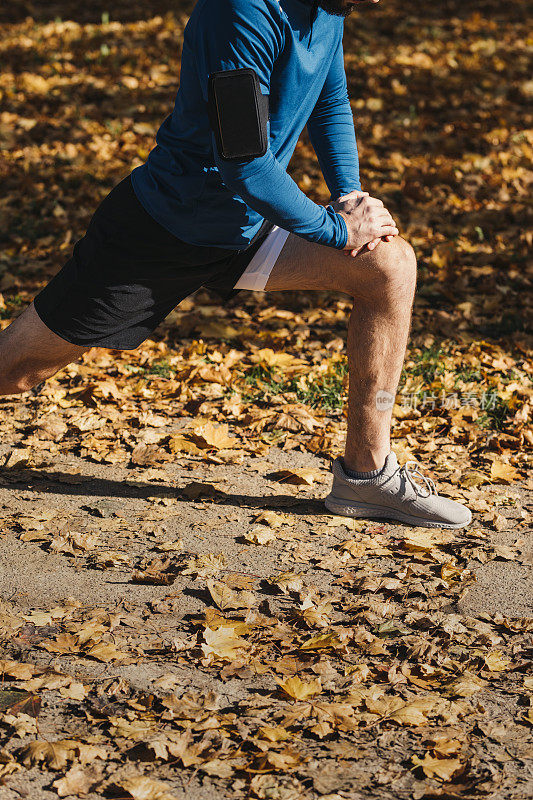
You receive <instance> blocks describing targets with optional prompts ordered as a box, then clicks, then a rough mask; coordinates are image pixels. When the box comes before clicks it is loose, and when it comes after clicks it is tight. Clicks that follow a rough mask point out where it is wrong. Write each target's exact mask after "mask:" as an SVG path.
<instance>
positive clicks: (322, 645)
mask: <svg viewBox="0 0 533 800" xmlns="http://www.w3.org/2000/svg"><path fill="white" fill-rule="evenodd" d="M337 647H342V642H341V640H340V639H339V637H338V636H337V634H335V633H321V634H319V635H318V636H313V637H312V638H311V639H308V640H307V641H306V642H304V643H303V644H302V645H300V649H301V650H330V649H336V648H337Z"/></svg>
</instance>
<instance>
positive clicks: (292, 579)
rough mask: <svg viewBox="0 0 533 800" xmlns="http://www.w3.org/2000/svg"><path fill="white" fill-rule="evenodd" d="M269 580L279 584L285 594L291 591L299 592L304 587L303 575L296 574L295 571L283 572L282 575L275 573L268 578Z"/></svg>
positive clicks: (275, 584)
mask: <svg viewBox="0 0 533 800" xmlns="http://www.w3.org/2000/svg"><path fill="white" fill-rule="evenodd" d="M268 582H269V583H271V584H273V585H274V586H277V587H278V589H280V590H281V591H282V592H283V594H289V592H299V591H300V590H301V589H303V585H304V584H303V580H302V576H301V575H296V574H295V573H294V572H282V573H281V574H280V575H274V576H273V577H272V578H269V579H268Z"/></svg>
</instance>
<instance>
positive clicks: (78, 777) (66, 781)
mask: <svg viewBox="0 0 533 800" xmlns="http://www.w3.org/2000/svg"><path fill="white" fill-rule="evenodd" d="M91 785H92V780H91V779H90V778H89V777H88V775H87V774H86V773H85V772H84V771H83V770H82V769H81V767H78V766H73V767H71V768H70V769H69V770H68V772H66V773H65V775H64V777H63V778H59V779H58V780H56V781H54V782H53V783H52V786H53V787H54V788H55V790H56V792H57V793H58V795H59V797H67V796H68V795H73V796H74V797H83V795H86V794H88V793H89V791H90V789H91Z"/></svg>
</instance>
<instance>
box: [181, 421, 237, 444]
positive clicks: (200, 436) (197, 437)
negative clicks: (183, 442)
mask: <svg viewBox="0 0 533 800" xmlns="http://www.w3.org/2000/svg"><path fill="white" fill-rule="evenodd" d="M191 436H192V437H193V439H194V441H195V443H196V444H197V445H198V446H199V447H201V448H215V449H216V450H229V449H231V448H232V447H237V446H238V444H239V441H238V439H235V437H234V436H229V425H226V424H224V425H215V424H214V423H213V422H206V424H205V425H201V426H199V427H197V428H195V429H194V433H192V434H191Z"/></svg>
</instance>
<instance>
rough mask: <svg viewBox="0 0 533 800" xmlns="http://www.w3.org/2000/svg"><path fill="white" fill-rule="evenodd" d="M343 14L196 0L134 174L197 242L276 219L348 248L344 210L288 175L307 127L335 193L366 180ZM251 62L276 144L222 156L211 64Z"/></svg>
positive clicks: (266, 2)
mask: <svg viewBox="0 0 533 800" xmlns="http://www.w3.org/2000/svg"><path fill="white" fill-rule="evenodd" d="M343 23H344V20H343V19H342V18H341V17H337V16H333V15H331V14H328V13H327V12H326V11H324V10H322V9H321V8H319V9H318V10H317V9H316V4H313V3H312V0H198V2H197V4H196V6H195V8H194V10H193V13H192V15H191V17H190V19H189V22H188V24H187V26H186V28H185V33H184V43H183V52H182V60H181V77H180V87H179V91H178V93H177V97H176V102H175V105H174V110H173V112H172V114H170V116H168V117H167V119H166V120H165V121H164V122H163V124H162V125H161V127H160V129H159V131H158V133H157V137H156V147H155V148H154V149H153V150H152V152H151V153H150V155H149V157H148V159H147V161H146V163H145V164H143V165H142V166H141V167H138V168H137V169H135V170H134V171H133V173H132V181H133V187H134V190H135V193H136V195H137V197H138V198H139V200H140V202H141V203H142V205H143V206H144V207H145V209H146V210H147V211H148V213H149V214H151V216H152V217H154V219H156V220H157V221H158V222H159V223H160V224H161V225H163V226H164V227H165V228H166V229H167V230H169V231H170V232H171V233H173V234H174V235H175V236H177V237H178V238H180V239H182V240H184V241H186V242H190V243H192V244H198V245H207V246H215V247H223V248H227V249H233V250H242V249H244V248H245V247H246V246H247V245H248V244H249V243H250V241H251V240H252V239H253V237H254V236H255V234H256V233H257V232H258V230H259V228H260V227H261V225H262V223H263V221H264V220H265V219H268V220H269V221H271V222H273V223H275V224H276V225H278V226H279V227H281V228H284V229H285V230H288V231H290V232H292V233H295V234H297V235H299V236H302V237H303V238H305V239H308V240H309V241H312V242H318V243H320V244H323V245H329V246H331V247H337V248H340V249H342V248H343V247H345V245H346V242H347V229H346V224H345V222H344V219H343V218H342V217H341V215H340V214H337V213H336V212H335V211H334V209H333V208H332V207H331V206H327V207H323V206H321V205H318V204H317V203H314V202H313V201H312V200H311V199H310V198H309V197H307V196H306V195H305V194H304V193H303V192H302V191H301V190H300V188H299V187H298V185H297V184H296V183H295V182H294V181H293V180H292V178H291V177H290V176H289V174H288V173H287V167H288V164H289V161H290V159H291V156H292V154H293V152H294V149H295V147H296V143H297V141H298V138H299V136H300V134H301V132H302V130H303V128H304V127H305V125H306V124H307V126H308V131H309V135H310V138H311V142H312V144H313V147H314V149H315V152H316V153H317V156H318V160H319V163H320V166H321V169H322V172H323V174H324V178H325V180H326V182H327V185H328V188H329V190H330V192H331V194H332V196H333V197H338V196H340V195H341V194H344V193H347V192H349V191H352V190H354V189H360V188H361V184H360V181H359V162H358V154H357V144H356V138H355V131H354V124H353V116H352V112H351V108H350V103H349V100H348V93H347V86H346V75H345V71H344V59H343V50H342V35H343V28H344V24H343ZM241 68H252V69H254V70H255V71H256V73H257V75H258V77H259V81H260V85H261V91H262V93H263V94H268V95H269V103H270V115H269V123H268V139H269V146H268V149H267V152H266V153H265V155H263V156H260V157H257V158H249V159H241V160H238V161H224V160H222V159H221V158H220V157H219V154H218V152H217V147H216V143H215V139H214V136H213V134H212V131H211V129H210V125H209V119H208V112H207V86H208V78H209V75H210V74H211V73H212V72H218V71H220V70H232V69H241Z"/></svg>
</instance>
